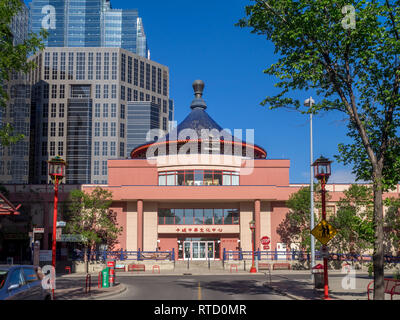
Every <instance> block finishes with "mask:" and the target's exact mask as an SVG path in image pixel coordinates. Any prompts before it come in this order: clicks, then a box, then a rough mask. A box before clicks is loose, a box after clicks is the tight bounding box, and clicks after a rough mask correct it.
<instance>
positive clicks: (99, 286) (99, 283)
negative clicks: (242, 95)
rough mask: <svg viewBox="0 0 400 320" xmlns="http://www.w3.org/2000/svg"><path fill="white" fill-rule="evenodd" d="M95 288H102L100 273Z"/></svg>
mask: <svg viewBox="0 0 400 320" xmlns="http://www.w3.org/2000/svg"><path fill="white" fill-rule="evenodd" d="M97 288H103V275H102V274H101V271H100V272H99V275H98V277H97Z"/></svg>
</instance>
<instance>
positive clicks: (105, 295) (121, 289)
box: [76, 283, 128, 300]
mask: <svg viewBox="0 0 400 320" xmlns="http://www.w3.org/2000/svg"><path fill="white" fill-rule="evenodd" d="M119 286H121V288H120V289H119V290H118V291H115V292H106V293H102V294H98V295H96V296H88V297H83V298H79V299H76V300H101V299H103V298H110V297H112V296H116V295H118V294H121V293H123V292H125V291H126V290H128V288H127V287H126V286H125V285H124V284H123V283H119Z"/></svg>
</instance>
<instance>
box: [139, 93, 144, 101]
mask: <svg viewBox="0 0 400 320" xmlns="http://www.w3.org/2000/svg"><path fill="white" fill-rule="evenodd" d="M139 95H140V101H144V93H143V92H140V94H139Z"/></svg>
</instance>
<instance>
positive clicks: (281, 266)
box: [272, 263, 291, 270]
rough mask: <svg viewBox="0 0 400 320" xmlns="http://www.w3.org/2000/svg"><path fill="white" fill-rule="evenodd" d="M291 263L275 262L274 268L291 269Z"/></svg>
mask: <svg viewBox="0 0 400 320" xmlns="http://www.w3.org/2000/svg"><path fill="white" fill-rule="evenodd" d="M290 268H291V267H290V263H274V264H273V265H272V270H290Z"/></svg>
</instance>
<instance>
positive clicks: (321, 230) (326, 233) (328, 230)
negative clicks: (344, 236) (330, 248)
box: [311, 220, 337, 245]
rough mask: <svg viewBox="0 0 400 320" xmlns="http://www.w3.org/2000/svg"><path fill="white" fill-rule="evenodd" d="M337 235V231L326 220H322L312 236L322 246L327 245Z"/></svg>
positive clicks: (312, 232)
mask: <svg viewBox="0 0 400 320" xmlns="http://www.w3.org/2000/svg"><path fill="white" fill-rule="evenodd" d="M336 233H337V230H336V229H335V228H334V227H332V226H331V225H330V224H329V223H328V222H327V221H326V220H321V222H320V223H318V224H317V225H316V226H315V228H314V229H313V230H312V231H311V234H312V235H313V236H314V237H316V238H317V239H318V240H319V241H320V242H321V243H322V244H324V245H325V244H327V243H328V242H329V241H330V240H331V239H332V238H333V237H334V236H335V235H336Z"/></svg>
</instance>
